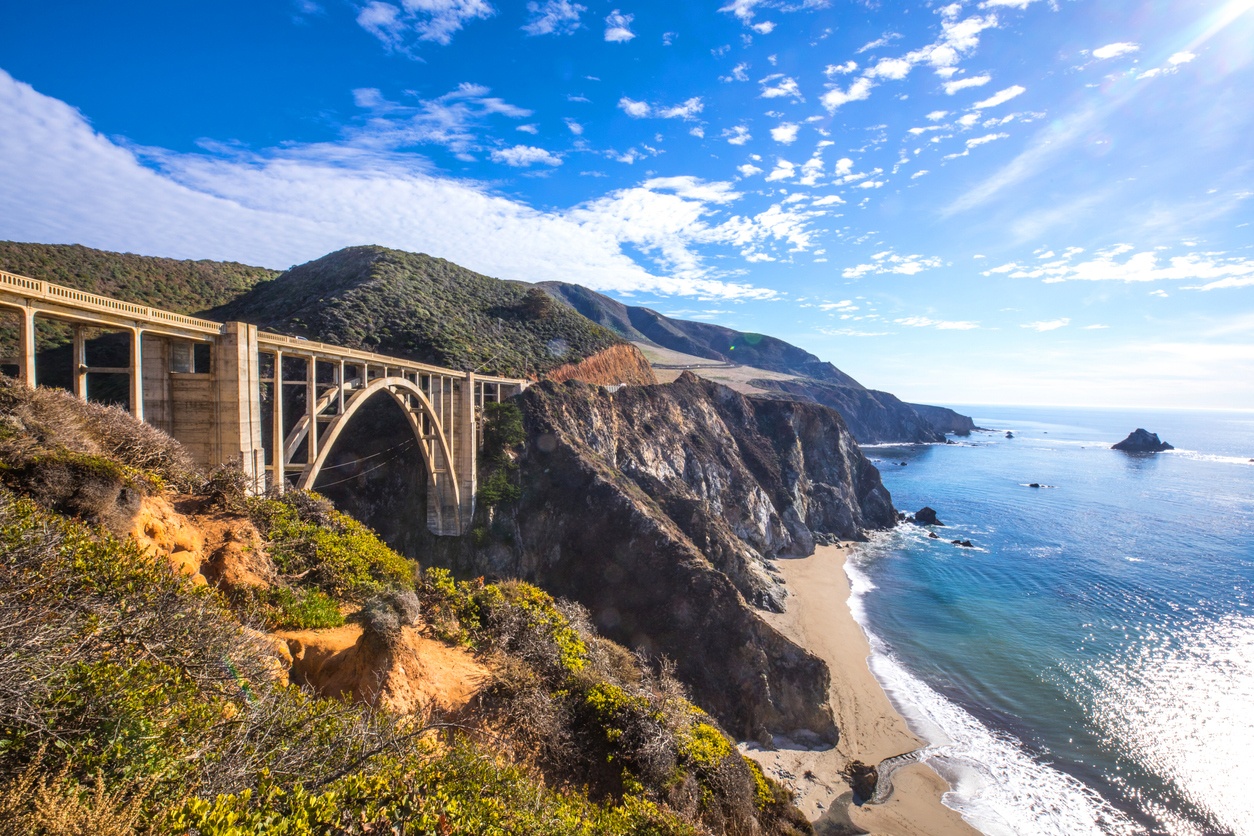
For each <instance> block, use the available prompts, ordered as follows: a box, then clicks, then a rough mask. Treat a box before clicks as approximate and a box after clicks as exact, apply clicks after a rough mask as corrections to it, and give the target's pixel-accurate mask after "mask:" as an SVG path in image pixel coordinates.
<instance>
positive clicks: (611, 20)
mask: <svg viewBox="0 0 1254 836" xmlns="http://www.w3.org/2000/svg"><path fill="white" fill-rule="evenodd" d="M635 19H636V16H635V15H625V14H623V13H622V12H620V11H619V10H618V9H615V10H614V11H612V12H610V13H609V14H608V15H606V16H605V40H607V41H609V42H610V43H626V42H627V41H630V40H631V39H632V38H634V37H636V33H635V32H633V31H631V22H632V21H633V20H635Z"/></svg>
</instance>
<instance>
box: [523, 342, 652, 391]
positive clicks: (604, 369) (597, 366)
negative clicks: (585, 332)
mask: <svg viewBox="0 0 1254 836" xmlns="http://www.w3.org/2000/svg"><path fill="white" fill-rule="evenodd" d="M544 378H545V380H552V381H553V382H555V383H565V382H566V381H568V380H582V381H583V382H584V383H595V384H598V385H600V386H614V385H616V384H620V383H628V384H632V385H636V386H648V385H650V384H654V383H657V377H656V376H655V375H654V374H653V367H652V366H650V365H649V361H648V360H646V359H645V356H644V355H643V354H641V353H640V349H638V348H636V347H635V346H634V345H630V344H626V345H614V346H610V347H609V348H607V349H603V350H602V351H598V352H597V353H596V354H594V355H592V356H591V357H588V358H585V359H583V360H580V361H579V362H578V363H567V364H566V365H564V366H558V367H557V368H556V369H554V370H553V371H551V372H549V373H548V374H546V375H545V376H544Z"/></svg>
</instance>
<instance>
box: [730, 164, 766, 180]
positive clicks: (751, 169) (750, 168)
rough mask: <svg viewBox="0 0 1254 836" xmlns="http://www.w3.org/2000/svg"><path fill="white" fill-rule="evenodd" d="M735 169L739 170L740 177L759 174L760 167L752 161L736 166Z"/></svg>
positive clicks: (760, 171)
mask: <svg viewBox="0 0 1254 836" xmlns="http://www.w3.org/2000/svg"><path fill="white" fill-rule="evenodd" d="M736 170H737V171H739V172H740V176H741V177H752V176H753V175H755V174H761V173H762V169H760V168H758V167H757V166H756V165H754V164H752V163H745V164H744V165H740V166H736Z"/></svg>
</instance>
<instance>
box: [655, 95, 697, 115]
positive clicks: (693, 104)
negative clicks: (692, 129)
mask: <svg viewBox="0 0 1254 836" xmlns="http://www.w3.org/2000/svg"><path fill="white" fill-rule="evenodd" d="M704 109H705V103H704V102H702V101H701V97H700V96H694V97H693V98H691V99H688V100H687V101H685V102H683V103H682V104H677V105H672V106H670V107H660V108H658V111H657V115H658V116H661V117H662V118H663V119H691V118H693V117H694V116H696V115H697V114H698V113H700V112H701V111H702V110H704Z"/></svg>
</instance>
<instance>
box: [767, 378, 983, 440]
mask: <svg viewBox="0 0 1254 836" xmlns="http://www.w3.org/2000/svg"><path fill="white" fill-rule="evenodd" d="M753 385H754V386H757V387H759V388H761V389H766V390H768V391H772V392H779V393H781V394H782V395H785V396H787V397H789V398H795V399H797V400H804V401H812V402H814V403H817V404H822V405H823V406H827V407H831V408H832V409H834V410H836V411H837V412H839V413H840V416H841V417H842V418H844V419H845V423H846V424H847V425H848V426H849V429H850V431H851V432H852V433H853V437H854V438H856V439H857V440H858V442H859V443H861V444H878V443H882V442H910V443H925V444H926V443H936V442H942V441H944V440H945V432H944V431H942V430H937V429H936V428H935V427H933V426H932V424H931V423H930V422H929V421H928V420H927V419H926V418H924V417H923V416H922V415H921V414H920V413H919V412H918V411H917V410H916V409H915V408H914V407H912V406H911V405H910V404H907V403H905V402H903V401H901V400H900V399H898V398H897V397H896V396H895V395H890V394H889V393H888V392H877V391H875V390H874V389H864V388H862V387H856V388H855V387H853V386H841V385H838V384H834V383H824V382H821V381H818V380H807V379H805V378H796V379H793V380H754V381H753ZM938 408H939V407H938ZM959 417H963V416H959Z"/></svg>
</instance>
